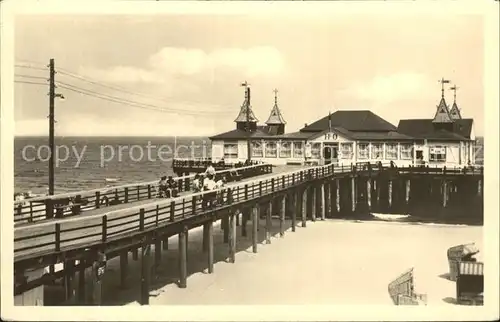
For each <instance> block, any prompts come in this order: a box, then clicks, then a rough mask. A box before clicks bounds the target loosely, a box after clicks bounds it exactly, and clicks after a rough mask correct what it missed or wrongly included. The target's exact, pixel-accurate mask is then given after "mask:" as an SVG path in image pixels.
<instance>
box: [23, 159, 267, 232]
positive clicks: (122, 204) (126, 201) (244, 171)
mask: <svg viewBox="0 0 500 322" xmlns="http://www.w3.org/2000/svg"><path fill="white" fill-rule="evenodd" d="M272 171H273V166H271V165H269V164H258V165H251V166H241V167H237V168H230V169H226V170H220V171H217V172H216V175H221V176H229V175H232V177H233V178H236V179H237V180H248V179H249V178H255V177H259V176H262V175H266V174H271V173H272ZM186 172H187V170H186ZM194 176H195V174H191V175H189V174H188V175H184V176H180V177H176V178H173V179H174V181H175V182H176V183H177V186H178V188H179V193H180V194H181V195H182V194H184V193H189V192H190V191H191V181H192V180H193V179H194ZM157 186H158V181H152V182H141V183H132V184H126V185H120V186H109V187H103V188H99V189H93V190H87V191H79V192H71V193H65V194H58V195H54V196H43V197H36V198H30V199H26V200H23V201H15V202H14V224H15V225H16V226H21V225H26V224H31V223H34V222H39V221H46V220H50V219H53V218H62V217H67V216H75V215H78V216H81V215H82V214H85V215H87V214H88V215H94V214H102V213H105V212H106V211H110V210H119V209H125V208H127V207H131V206H134V205H140V204H146V203H147V202H148V201H149V202H150V201H151V200H152V199H153V200H154V199H156V194H157Z"/></svg>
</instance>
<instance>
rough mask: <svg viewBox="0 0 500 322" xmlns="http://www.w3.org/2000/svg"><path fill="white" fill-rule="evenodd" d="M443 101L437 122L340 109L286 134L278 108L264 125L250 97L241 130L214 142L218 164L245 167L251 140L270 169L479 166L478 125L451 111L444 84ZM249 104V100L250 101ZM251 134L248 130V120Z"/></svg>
mask: <svg viewBox="0 0 500 322" xmlns="http://www.w3.org/2000/svg"><path fill="white" fill-rule="evenodd" d="M440 82H441V99H440V101H439V104H438V105H437V107H436V112H435V114H434V118H429V119H410V120H401V121H400V122H399V124H398V126H397V127H396V126H394V125H393V124H391V123H389V122H388V121H386V120H384V119H383V118H381V117H380V116H378V115H376V114H374V113H373V112H371V111H369V110H338V111H335V112H334V113H329V114H328V115H326V116H325V117H323V118H321V119H319V120H316V121H314V122H312V123H310V124H309V125H308V124H305V126H304V127H303V128H302V129H300V130H299V131H297V132H291V133H285V125H286V121H285V119H284V117H283V114H282V113H281V109H280V108H279V107H278V96H277V90H274V105H273V107H272V109H271V112H270V114H269V117H268V119H267V121H266V123H265V125H258V124H257V122H258V120H257V118H256V117H255V115H254V114H253V111H252V110H251V107H250V104H246V102H247V99H249V97H245V103H244V104H243V106H242V108H241V110H240V113H239V115H238V117H237V118H236V120H235V122H236V129H234V130H232V131H228V132H225V133H221V134H218V135H215V136H212V137H210V140H211V142H212V159H213V160H214V161H219V160H222V159H223V160H224V161H225V162H230V163H231V162H244V161H245V160H247V158H248V151H249V150H248V149H247V142H248V141H247V140H248V139H250V141H251V148H250V154H251V155H250V159H251V160H255V161H263V162H267V163H271V164H276V165H279V164H328V163H335V164H339V165H350V164H353V163H358V162H378V161H381V162H390V161H392V162H394V163H395V164H396V165H399V166H408V165H420V164H439V165H441V166H442V165H446V166H464V165H468V164H474V162H475V160H474V152H473V151H474V142H475V136H474V131H473V120H472V119H463V118H462V117H461V114H460V111H459V110H458V106H457V104H456V89H454V88H455V87H456V86H454V87H452V90H455V96H454V97H455V99H454V104H453V107H452V108H451V110H450V109H449V108H448V105H447V103H446V99H445V97H444V85H445V84H448V83H450V81H449V80H445V79H442V80H441V81H440ZM248 103H249V101H248ZM246 106H248V107H249V110H248V115H249V121H250V124H251V125H250V131H247V130H246V125H245V124H246V115H247V109H246Z"/></svg>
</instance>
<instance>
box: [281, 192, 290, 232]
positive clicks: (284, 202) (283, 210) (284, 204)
mask: <svg viewBox="0 0 500 322" xmlns="http://www.w3.org/2000/svg"><path fill="white" fill-rule="evenodd" d="M287 200H288V198H287V196H284V197H283V198H282V199H281V207H280V237H283V236H285V214H286V210H287Z"/></svg>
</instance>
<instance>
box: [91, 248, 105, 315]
mask: <svg viewBox="0 0 500 322" xmlns="http://www.w3.org/2000/svg"><path fill="white" fill-rule="evenodd" d="M105 270H106V255H105V254H104V253H102V252H98V253H97V259H96V260H95V261H94V263H93V265H92V276H93V279H94V283H93V292H92V304H93V305H102V297H103V296H102V295H103V287H102V283H103V278H104V272H105Z"/></svg>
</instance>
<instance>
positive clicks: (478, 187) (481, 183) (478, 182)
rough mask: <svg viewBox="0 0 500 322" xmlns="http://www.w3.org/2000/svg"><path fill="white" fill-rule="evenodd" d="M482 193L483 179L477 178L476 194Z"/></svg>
mask: <svg viewBox="0 0 500 322" xmlns="http://www.w3.org/2000/svg"><path fill="white" fill-rule="evenodd" d="M482 193H483V180H481V179H479V180H478V181H477V195H478V196H479V197H480V196H481V195H482Z"/></svg>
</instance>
